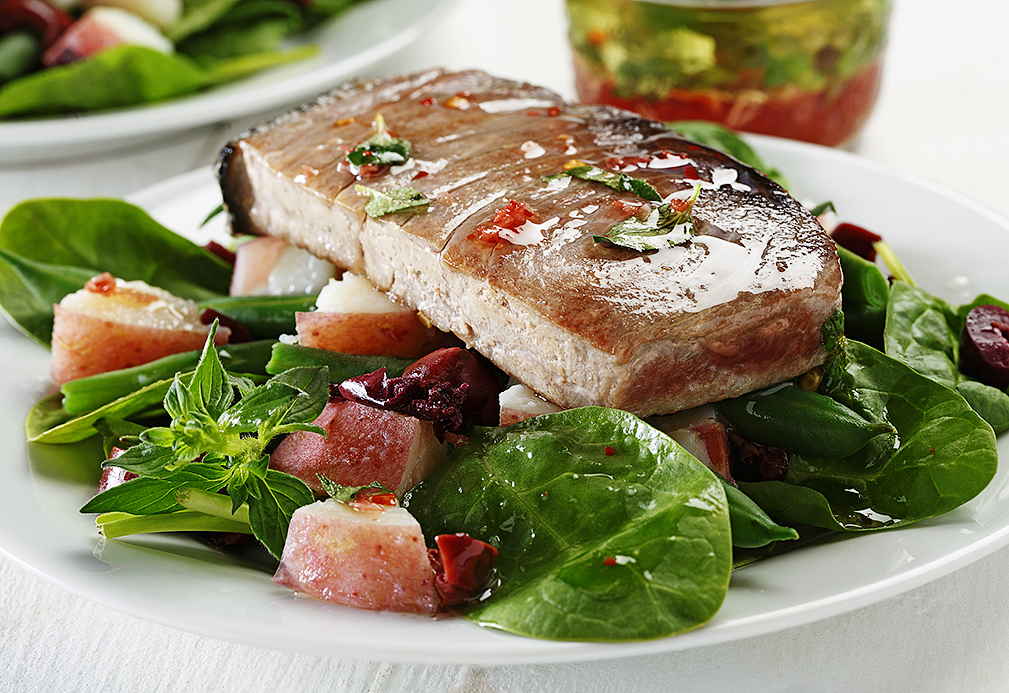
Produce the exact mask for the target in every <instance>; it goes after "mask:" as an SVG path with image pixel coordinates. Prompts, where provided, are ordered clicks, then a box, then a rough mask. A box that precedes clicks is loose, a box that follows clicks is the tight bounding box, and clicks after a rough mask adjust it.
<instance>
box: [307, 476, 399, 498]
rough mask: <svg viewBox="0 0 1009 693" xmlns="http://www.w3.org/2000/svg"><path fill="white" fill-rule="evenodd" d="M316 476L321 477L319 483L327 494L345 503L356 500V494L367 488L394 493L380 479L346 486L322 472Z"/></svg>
mask: <svg viewBox="0 0 1009 693" xmlns="http://www.w3.org/2000/svg"><path fill="white" fill-rule="evenodd" d="M316 476H317V477H318V479H319V483H320V484H322V490H323V491H325V492H326V495H328V496H329V497H330V498H332V499H333V500H338V501H343V502H345V503H349V502H350V501H352V500H354V496H356V495H357V494H358V492H359V491H363V490H364V489H366V488H374V489H378V490H379V491H384V492H386V493H393V491H392V490H391V489H388V488H386V487H385V486H383V485H382V484H381V483H380V482H378V481H373V482H371V483H370V484H365V485H363V486H344V485H343V484H338V483H336V482H335V481H333V480H332V479H330V478H328V477H326V476H324V475H322V474H317V475H316Z"/></svg>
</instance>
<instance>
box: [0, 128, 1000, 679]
mask: <svg viewBox="0 0 1009 693" xmlns="http://www.w3.org/2000/svg"><path fill="white" fill-rule="evenodd" d="M752 141H753V142H754V143H755V144H756V145H757V146H758V148H759V151H760V152H761V153H762V154H763V155H764V156H765V157H766V158H767V159H768V160H769V161H770V162H771V163H773V164H774V165H775V166H777V167H779V168H781V169H782V170H783V171H784V172H786V174H787V175H788V177H789V179H790V181H791V184H792V185H791V187H792V189H793V191H794V192H795V194H796V195H797V196H798V197H799V198H800V199H809V200H811V201H817V202H819V201H823V200H828V199H829V200H833V202H834V203H835V205H836V207H837V209H838V211H839V213H840V216H841V217H842V219H844V220H849V221H852V222H855V223H859V224H861V225H864V226H867V227H870V228H872V229H874V230H875V231H877V232H879V233H881V234H883V236H884V237H885V238H886V239H887V240H888V241H889V242H890V243H891V244H892V245H893V246H894V247H895V248H896V250H897V252H898V254H899V255H900V256H901V258H902V259H903V260H904V261H905V264H906V265H907V267H908V269H909V270H910V272H911V273H912V275H913V276H914V277H915V278H916V279H917V281H918V283H919V284H921V285H923V286H925V287H927V288H929V289H931V290H933V291H934V292H935V293H937V294H939V295H940V296H943V297H944V298H946V299H948V300H951V301H953V302H957V303H962V302H967V301H968V300H969V299H971V298H973V296H974V295H975V294H976V293H979V292H981V291H987V292H988V293H992V294H995V295H998V296H1003V297H1006V296H1009V275H1007V274H1006V272H1005V269H1004V268H1005V267H1006V266H1007V263H1009V221H1006V220H1004V219H1001V218H998V217H997V216H995V215H994V214H992V213H990V212H988V211H986V210H985V209H982V208H980V207H978V206H977V205H974V204H972V203H970V202H968V201H967V200H965V199H963V198H960V197H958V196H956V195H953V194H950V193H949V192H948V191H946V190H944V189H943V188H942V187H941V186H938V185H932V184H928V183H924V182H922V181H920V180H916V179H914V178H912V177H909V176H905V175H902V174H899V173H896V172H894V171H892V170H888V169H885V168H882V167H879V166H876V165H873V164H870V163H867V162H865V161H863V160H861V159H859V158H857V157H855V156H852V155H850V154H847V153H845V152H840V151H835V150H830V149H824V148H819V147H814V146H811V145H804V144H798V143H792V142H787V141H783V140H775V139H771V138H753V140H752ZM132 199H133V201H135V202H137V203H138V204H141V205H142V206H144V207H146V208H147V209H148V210H150V211H151V212H152V213H153V214H154V216H155V217H157V218H158V219H159V220H160V221H162V223H164V224H165V225H167V226H169V227H170V228H173V229H175V230H177V231H179V232H184V233H187V235H190V234H191V233H192V232H193V230H194V229H195V228H196V227H197V225H198V224H199V222H200V221H201V220H202V219H203V218H204V216H205V215H206V213H207V212H208V211H209V210H211V209H213V208H214V207H216V206H217V204H218V203H219V200H220V197H219V193H218V191H217V189H216V187H215V184H214V180H213V177H212V174H211V173H210V171H207V170H201V171H197V172H194V173H192V174H189V175H186V176H183V177H180V178H176V179H173V180H170V181H168V182H166V183H164V184H162V185H159V186H156V187H154V188H151V189H148V190H146V191H143V192H141V193H138V194H137V195H135V196H133V198H132ZM219 230H220V229H218V231H219ZM0 350H2V353H3V355H4V359H3V363H2V365H0V398H3V400H5V406H4V407H3V409H2V411H0V436H3V439H4V440H5V441H6V450H7V454H6V455H5V456H4V460H3V464H4V470H3V471H4V478H5V479H6V484H5V491H6V492H5V494H4V502H3V503H0V550H2V551H3V553H5V554H6V555H7V556H9V557H10V558H12V559H14V560H15V561H17V562H19V563H21V564H22V565H24V566H26V567H27V568H29V569H31V570H33V571H35V572H36V573H38V574H39V575H41V576H43V577H45V578H46V579H48V580H51V581H52V582H54V583H56V584H59V585H62V586H63V587H65V588H67V589H68V590H70V591H72V592H75V593H77V594H80V595H82V596H84V597H86V598H88V599H91V600H94V601H96V602H99V603H101V604H104V605H106V606H108V607H109V608H113V609H118V610H121V611H124V612H127V613H129V614H132V615H134V616H138V617H140V618H144V619H148V620H151V621H155V622H158V623H162V624H166V625H169V626H174V627H176V628H180V629H184V630H188V631H192V632H195V633H200V634H203V635H208V636H213V637H217V638H223V639H227V640H233V641H237V642H242V643H248V644H252V645H259V646H265V647H272V648H277V649H286V650H295V651H300V652H305V653H312V654H318V655H333V656H339V657H357V658H367V659H376V660H384V661H402V662H423V663H480V664H507V663H535V662H562V661H577V660H591V659H603V658H614V657H624V656H631V655H644V654H651V653H657V652H666V651H673V650H683V649H688V648H697V647H704V646H708V645H713V644H716V643H724V642H727V641H731V640H737V639H741V638H747V637H751V636H755V635H759V634H763V633H769V632H772V631H778V630H782V629H786V628H791V627H794V626H798V625H800V624H805V623H809V622H811V621H814V620H817V619H823V618H828V617H831V616H834V615H837V614H840V613H843V612H846V611H850V610H852V609H856V608H858V607H861V606H865V605H867V604H870V603H872V602H875V601H878V600H881V599H885V598H887V597H890V596H893V595H895V594H898V593H900V592H903V591H905V590H909V589H912V588H914V587H916V586H919V585H922V584H923V583H925V582H927V581H930V580H933V579H935V578H937V577H939V576H941V575H944V574H946V573H949V572H951V571H953V570H956V569H958V568H960V567H962V566H964V565H966V564H968V563H969V562H971V561H974V560H976V559H978V558H980V557H982V556H984V555H986V554H988V553H990V552H992V551H994V550H995V549H997V548H999V547H1001V546H1004V545H1005V544H1006V543H1009V503H1007V502H1004V499H1005V496H1006V494H1007V493H1009V485H1007V471H1006V470H1005V469H1002V470H1000V471H999V473H998V475H997V476H996V478H995V480H994V481H993V482H992V483H991V485H990V486H989V487H988V488H987V489H986V490H985V491H984V492H983V493H982V494H981V495H980V496H979V497H978V498H976V499H975V500H973V501H972V502H970V503H968V504H967V505H966V506H964V507H962V508H960V509H958V510H956V511H954V512H952V513H950V514H948V515H946V516H944V517H941V518H936V519H934V520H930V521H926V522H922V523H920V524H917V525H914V526H911V527H907V528H904V529H898V530H895V531H890V532H879V533H873V534H864V535H858V536H845V537H837V538H834V539H831V540H828V541H825V542H822V543H819V544H815V545H812V546H808V547H805V548H802V549H800V550H796V551H793V552H791V553H787V554H784V555H781V556H778V557H775V558H772V559H768V560H765V561H763V562H760V563H757V564H755V565H752V566H749V567H747V568H744V569H742V570H739V571H737V572H736V573H735V574H734V575H733V578H732V582H731V586H730V589H729V594H728V598H727V599H726V602H725V605H724V606H723V608H722V610H721V611H720V612H719V614H718V615H717V616H716V617H715V619H714V620H713V621H712V622H711V623H710V624H708V625H707V626H705V627H704V628H701V629H698V630H696V631H693V632H691V633H687V634H685V635H680V636H678V637H673V638H666V639H662V640H655V641H649V642H641V643H616V644H592V643H561V642H549V641H541V640H532V639H527V638H520V637H514V636H510V635H507V634H502V633H498V632H494V631H490V630H484V629H481V628H480V627H478V626H475V625H473V624H471V623H469V622H467V621H465V620H463V619H459V618H446V619H440V620H431V619H429V618H424V617H410V616H402V615H395V614H380V613H370V612H364V611H356V610H353V609H349V608H344V607H340V606H336V605H332V604H326V603H322V602H318V601H314V600H311V599H306V598H300V597H296V596H295V595H294V594H293V593H291V592H290V591H288V590H286V589H284V588H281V587H278V586H276V585H274V583H273V582H272V581H271V576H270V574H269V573H268V572H264V571H263V570H261V569H257V568H256V567H254V566H250V565H245V564H241V563H238V562H236V561H233V560H231V559H229V558H226V557H222V556H220V555H219V554H216V553H214V552H212V551H210V550H208V549H205V548H204V547H202V546H201V545H199V544H197V543H196V542H193V541H191V540H188V539H184V538H169V537H139V538H132V539H129V540H117V541H110V542H107V543H105V544H104V545H102V544H101V543H100V542H99V539H98V536H97V535H96V532H95V530H94V523H93V519H92V518H91V517H87V516H81V515H79V514H78V513H77V508H78V507H80V505H81V504H82V503H83V502H84V501H85V500H86V499H87V498H89V497H90V495H91V494H92V493H93V489H94V482H95V477H96V476H97V472H96V471H95V470H90V471H87V470H85V471H82V470H77V469H74V468H73V467H72V466H71V465H68V464H67V463H66V462H65V461H63V460H61V458H60V455H59V449H58V448H50V449H44V448H41V446H37V447H31V446H28V447H26V445H25V443H24V442H23V438H24V436H23V433H22V431H23V428H22V426H23V421H24V418H25V415H26V413H27V411H28V409H29V407H30V406H31V405H32V404H33V402H35V401H36V400H37V399H38V398H39V397H41V396H42V395H43V394H45V393H46V392H48V391H50V388H51V385H49V383H48V380H47V377H46V372H47V366H48V353H47V352H46V350H45V349H43V348H41V347H39V346H38V345H35V344H32V343H30V342H29V341H28V340H27V339H25V338H23V337H22V336H20V335H19V334H18V333H16V332H15V331H14V330H13V329H12V328H10V327H4V328H3V329H0ZM999 451H1000V453H1001V455H1002V458H1003V459H1005V460H1009V437H1005V436H1004V437H1003V438H1002V439H1001V440H1000V441H999Z"/></svg>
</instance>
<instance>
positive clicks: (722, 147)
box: [666, 120, 788, 189]
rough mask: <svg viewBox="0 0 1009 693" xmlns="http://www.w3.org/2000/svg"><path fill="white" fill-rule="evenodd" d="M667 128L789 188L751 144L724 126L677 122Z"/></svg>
mask: <svg viewBox="0 0 1009 693" xmlns="http://www.w3.org/2000/svg"><path fill="white" fill-rule="evenodd" d="M666 127H668V128H669V129H670V130H674V131H676V132H678V133H680V134H681V135H683V136H684V137H686V138H688V139H691V140H693V141H694V142H699V143H701V144H703V145H707V146H708V147H711V148H713V149H717V150H719V151H721V152H725V153H726V154H728V155H729V156H732V157H735V158H737V159H739V160H740V161H742V162H743V163H744V164H748V165H749V166H752V167H753V168H755V169H757V170H759V171H763V172H764V175H766V176H767V177H768V178H770V179H771V180H773V181H774V182H775V183H777V184H778V185H780V186H781V187H783V188H786V189H787V188H788V181H787V180H786V179H785V177H784V176H783V175H782V173H781V171H779V170H778V169H776V168H773V167H771V166H769V165H768V164H767V162H765V161H764V160H763V159H762V158H761V157H760V155H759V154H757V152H755V151H754V150H753V147H751V146H750V145H749V144H747V143H746V141H745V140H743V138H742V137H740V136H739V135H738V134H737V133H735V132H733V131H732V130H729V129H728V128H726V127H725V126H723V125H719V124H717V123H710V122H708V121H705V120H677V121H673V122H671V123H666Z"/></svg>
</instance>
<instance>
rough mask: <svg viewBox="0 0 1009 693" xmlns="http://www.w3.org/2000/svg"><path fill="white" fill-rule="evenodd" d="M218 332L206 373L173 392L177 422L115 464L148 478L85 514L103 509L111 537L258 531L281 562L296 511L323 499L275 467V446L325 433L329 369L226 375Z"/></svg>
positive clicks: (180, 380)
mask: <svg viewBox="0 0 1009 693" xmlns="http://www.w3.org/2000/svg"><path fill="white" fill-rule="evenodd" d="M216 329H217V324H216V323H215V324H214V326H213V328H212V329H211V332H210V336H209V337H208V339H207V343H206V345H205V346H204V348H203V352H202V354H201V356H200V360H199V363H198V364H197V366H196V370H195V371H194V372H193V373H192V375H191V376H183V375H177V376H176V378H175V380H174V381H173V382H172V385H171V386H170V388H169V390H168V394H167V395H166V396H165V400H164V404H165V410H166V411H167V412H168V414H169V415H170V416H171V417H172V421H171V423H170V424H169V425H168V426H159V427H152V428H148V429H146V430H144V431H142V432H141V433H140V434H139V436H137V437H135V438H134V439H133V440H134V441H135V444H133V445H131V446H130V447H128V448H127V449H126V450H125V451H124V452H123V454H121V455H119V456H118V457H116V458H115V459H114V460H112V461H109V462H107V463H106V466H109V465H114V466H116V467H122V468H123V469H126V470H127V471H130V472H134V473H136V474H138V475H139V477H138V478H136V479H133V480H132V481H128V482H126V483H124V484H121V485H119V486H114V487H112V488H110V489H108V490H106V491H103V492H101V493H99V494H98V495H96V496H95V497H94V498H92V499H91V500H90V501H89V502H88V503H86V504H85V505H84V507H82V508H81V512H84V513H103V514H102V515H100V516H99V517H98V520H97V522H98V526H99V528H100V529H101V530H102V532H103V534H104V535H105V536H106V538H111V537H115V536H123V535H124V534H129V533H135V532H160V531H177V530H179V529H189V530H192V529H202V530H206V531H251V533H252V534H253V535H255V537H256V538H257V539H258V540H259V541H260V542H262V543H263V545H264V546H265V547H266V549H267V550H268V551H269V552H270V553H271V554H273V555H274V556H276V557H279V556H280V554H281V552H282V551H283V548H284V542H285V540H286V538H287V526H288V523H289V522H290V519H291V515H292V514H293V513H294V511H295V510H296V509H297V508H299V507H301V506H302V505H307V504H308V503H311V502H312V501H313V500H314V494H313V493H312V491H311V489H310V488H309V487H308V486H307V485H306V484H305V483H304V482H302V481H301V480H300V479H297V478H296V477H293V476H291V475H289V474H284V473H282V472H278V471H276V470H273V469H269V468H268V464H269V459H270V458H269V455H268V454H267V453H266V448H267V446H268V445H269V443H270V441H271V440H272V439H273V438H275V437H276V436H278V435H283V434H285V433H290V432H292V431H297V430H303V431H314V432H316V433H319V434H322V435H324V434H325V432H324V431H323V429H321V428H319V427H318V426H315V425H314V424H312V423H311V422H312V421H314V420H315V418H316V417H317V416H318V415H319V414H320V413H321V412H322V410H323V408H324V407H325V405H326V402H327V400H328V397H329V384H328V381H329V377H328V373H327V369H326V367H319V368H292V369H290V370H287V371H284V372H283V373H280V374H279V375H277V376H274V377H273V378H271V379H270V380H268V381H267V382H266V383H264V384H262V385H259V386H256V385H254V384H253V383H252V382H251V381H249V380H248V379H245V378H239V377H235V376H233V375H231V374H229V373H227V371H225V369H224V366H223V365H222V364H221V360H220V358H219V356H218V354H217V350H216V349H214V347H213V336H214V333H215V332H216ZM236 391H237V393H238V399H237V401H236ZM221 492H224V493H223V494H222V493H221ZM224 494H226V495H224Z"/></svg>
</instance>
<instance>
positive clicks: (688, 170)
mask: <svg viewBox="0 0 1009 693" xmlns="http://www.w3.org/2000/svg"><path fill="white" fill-rule="evenodd" d="M678 170H679V172H680V174H681V175H682V176H683V177H684V178H686V179H687V180H700V179H701V177H700V176H699V175H697V169H696V168H694V166H693V164H687V165H686V166H684V167H683V168H680V169H678Z"/></svg>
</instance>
